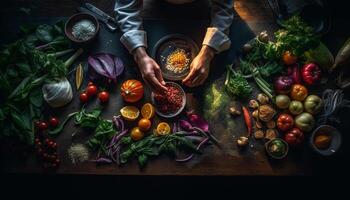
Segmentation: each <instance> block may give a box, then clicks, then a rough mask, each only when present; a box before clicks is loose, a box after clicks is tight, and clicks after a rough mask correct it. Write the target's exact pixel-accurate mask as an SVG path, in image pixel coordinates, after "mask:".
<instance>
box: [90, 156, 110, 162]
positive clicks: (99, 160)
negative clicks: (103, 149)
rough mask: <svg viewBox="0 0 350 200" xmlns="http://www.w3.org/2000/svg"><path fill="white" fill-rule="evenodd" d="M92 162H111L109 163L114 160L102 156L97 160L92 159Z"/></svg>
mask: <svg viewBox="0 0 350 200" xmlns="http://www.w3.org/2000/svg"><path fill="white" fill-rule="evenodd" d="M92 162H96V163H101V164H104V163H107V164H109V163H112V160H111V159H108V158H103V157H100V158H97V159H96V160H92Z"/></svg>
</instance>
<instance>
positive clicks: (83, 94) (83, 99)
mask: <svg viewBox="0 0 350 200" xmlns="http://www.w3.org/2000/svg"><path fill="white" fill-rule="evenodd" d="M79 98H80V101H81V102H83V103H86V102H87V101H88V100H89V96H88V95H87V93H86V92H83V93H81V94H80V97H79Z"/></svg>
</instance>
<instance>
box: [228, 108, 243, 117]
mask: <svg viewBox="0 0 350 200" xmlns="http://www.w3.org/2000/svg"><path fill="white" fill-rule="evenodd" d="M229 111H230V114H231V115H232V116H238V115H241V111H240V110H239V109H238V108H237V107H236V106H231V107H230V109H229Z"/></svg>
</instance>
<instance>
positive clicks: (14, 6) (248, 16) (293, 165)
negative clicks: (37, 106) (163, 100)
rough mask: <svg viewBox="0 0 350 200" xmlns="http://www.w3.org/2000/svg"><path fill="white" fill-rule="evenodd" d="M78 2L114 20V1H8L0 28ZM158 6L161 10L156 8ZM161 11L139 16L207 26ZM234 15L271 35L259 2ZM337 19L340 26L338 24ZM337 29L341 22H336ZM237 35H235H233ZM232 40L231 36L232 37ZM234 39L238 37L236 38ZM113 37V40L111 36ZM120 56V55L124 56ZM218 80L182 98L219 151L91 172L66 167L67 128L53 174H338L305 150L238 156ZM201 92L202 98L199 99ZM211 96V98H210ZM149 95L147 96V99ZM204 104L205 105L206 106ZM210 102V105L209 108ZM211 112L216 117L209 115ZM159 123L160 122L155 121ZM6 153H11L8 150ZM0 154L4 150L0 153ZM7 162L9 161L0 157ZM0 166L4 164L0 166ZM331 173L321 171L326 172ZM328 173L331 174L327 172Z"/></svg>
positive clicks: (239, 124) (24, 166) (14, 165)
mask: <svg viewBox="0 0 350 200" xmlns="http://www.w3.org/2000/svg"><path fill="white" fill-rule="evenodd" d="M83 2H91V3H93V4H95V5H96V6H98V7H100V8H101V9H103V10H105V11H106V12H108V13H110V14H111V15H113V7H114V0H99V1H91V0H89V1H83V0H79V1H78V0H45V1H39V0H12V1H9V2H8V3H7V4H6V6H3V7H2V8H0V16H2V18H1V23H2V24H7V25H8V24H9V23H11V20H9V21H8V20H6V19H5V18H4V16H13V15H14V13H18V15H23V13H22V14H21V12H20V11H19V10H20V8H31V17H39V18H40V17H53V18H55V17H62V16H70V15H71V14H73V13H75V9H76V7H77V6H79V5H80V4H81V3H83ZM159 5H161V6H159ZM162 6H164V5H163V4H162V3H161V2H159V1H156V0H155V1H152V0H150V1H146V0H145V3H144V11H143V16H144V18H145V19H146V20H147V19H162V20H168V19H169V20H173V19H174V18H176V19H177V20H185V19H192V20H207V19H208V13H207V12H205V11H204V9H203V11H202V10H196V12H191V11H189V10H187V11H186V8H185V12H182V13H181V14H180V15H179V14H178V13H176V12H164V11H163V9H162ZM234 9H235V11H236V19H239V20H241V21H243V22H244V23H245V24H246V25H247V26H248V27H249V29H250V30H251V32H252V33H253V34H256V33H258V32H260V31H262V30H268V31H269V32H270V33H271V32H272V31H273V30H275V29H276V28H277V26H276V24H275V22H274V19H273V16H272V14H271V11H270V9H269V7H268V5H267V3H266V1H264V0H248V1H247V0H236V1H235V4H234ZM341 19H342V18H341V17H340V21H341ZM340 23H342V21H341V22H340ZM339 29H340V28H339V27H335V30H336V31H333V32H332V33H331V34H332V35H333V37H334V35H335V36H336V38H337V39H336V41H337V42H336V44H333V46H334V49H337V48H339V45H340V44H341V42H343V41H344V36H346V33H344V32H342V31H339ZM237 32H239V30H237ZM234 34H235V33H234ZM237 34H238V33H237ZM332 35H331V36H326V38H325V40H326V41H331V38H332ZM116 37H117V35H116ZM124 51H125V50H124ZM122 55H124V56H125V57H124V59H128V62H127V63H128V65H129V66H127V67H130V68H131V67H133V66H132V65H134V63H133V62H132V59H131V57H130V56H129V55H127V54H126V53H125V52H124V53H123V54H122ZM127 77H135V78H140V77H139V75H138V74H137V71H135V70H131V72H130V73H128V74H127V75H126V76H125V77H124V78H127ZM120 84H121V82H119V83H118V86H117V87H116V89H115V90H114V91H113V95H112V98H111V101H110V103H109V105H108V106H107V108H106V110H109V111H108V112H107V113H104V115H103V116H104V117H106V118H110V117H111V116H113V115H114V114H117V112H118V110H119V109H120V108H121V107H122V106H123V105H122V103H114V102H122V101H121V97H120V96H119V95H118V94H119V89H117V88H119V86H120ZM222 84H223V75H217V76H212V77H211V78H210V81H208V83H207V84H206V85H205V86H204V87H201V88H199V89H198V91H193V90H190V91H189V92H188V93H187V98H188V105H187V109H195V110H197V111H198V112H200V113H202V114H204V115H205V116H206V118H207V119H208V120H209V121H210V124H211V129H212V130H213V133H214V135H216V136H217V137H218V138H219V139H220V140H221V141H222V144H223V145H222V147H221V148H218V147H216V146H210V147H208V148H206V149H205V150H204V152H203V154H202V155H201V156H198V157H196V159H194V160H193V161H191V162H189V163H185V164H183V163H176V162H175V161H173V160H170V159H168V158H166V157H161V158H159V159H154V160H152V161H151V162H150V163H149V164H148V166H147V167H146V168H145V169H143V170H140V169H139V167H138V165H137V162H136V161H132V162H131V163H128V164H126V165H124V166H122V167H118V166H116V165H103V166H96V164H94V163H89V162H86V163H81V164H77V165H73V164H71V162H70V160H69V159H68V158H67V153H66V151H67V148H68V147H69V146H70V145H71V144H72V143H74V142H79V139H78V140H76V139H74V138H73V139H72V137H71V133H72V129H74V125H73V123H69V124H68V126H67V127H66V129H65V131H64V133H62V134H61V135H60V136H59V137H58V138H57V142H58V144H59V155H60V157H61V158H62V164H61V166H60V168H59V169H58V170H57V173H59V174H118V175H309V174H318V173H328V174H331V173H338V172H336V171H335V170H334V169H333V168H334V167H333V168H331V167H332V166H333V163H334V162H335V161H336V160H338V161H337V162H338V164H339V163H340V162H341V161H342V157H336V159H335V158H331V159H325V158H320V157H317V156H315V155H314V154H312V152H311V150H310V149H309V148H307V147H305V148H303V149H302V150H298V151H296V152H294V153H292V154H291V155H290V156H289V157H288V158H287V159H285V160H283V161H278V162H276V161H272V160H269V159H268V158H267V156H266V154H265V152H264V148H263V144H262V143H259V142H255V143H254V144H253V146H251V147H249V149H248V150H247V151H244V152H240V151H238V149H237V147H236V145H235V144H234V138H236V137H238V136H240V135H242V134H244V129H245V128H244V122H243V119H242V118H241V117H239V118H237V119H231V118H230V116H229V115H228V114H227V112H226V110H227V107H228V106H229V103H230V100H227V98H228V97H226V95H224V94H223V95H222V96H220V95H219V96H218V94H220V93H216V91H220V90H221V89H222ZM202 92H203V93H202ZM201 94H202V95H201ZM210 95H211V96H210ZM148 96H149V94H148V95H146V99H147V98H148ZM208 98H209V100H208ZM210 98H212V99H211V100H212V102H210ZM219 100H223V101H226V102H228V103H224V104H220V105H219V106H218V107H217V108H215V107H213V105H214V104H215V101H219ZM79 105H80V104H79V101H78V99H77V98H75V99H74V101H73V102H72V103H71V104H70V105H69V106H68V108H65V109H58V110H55V111H54V112H57V113H60V114H59V116H61V117H62V118H63V116H65V115H66V114H68V113H70V112H72V111H75V110H77V109H79ZM213 111H215V112H213ZM157 120H159V119H157ZM7 151H8V152H7V153H9V152H11V149H9V150H7ZM2 152H4V149H3V148H2ZM2 156H3V157H5V158H6V159H8V156H5V155H2ZM2 163H4V162H2ZM1 167H2V171H5V172H13V173H18V172H19V173H41V172H42V171H43V170H42V168H41V166H40V165H38V163H37V161H36V160H35V158H34V156H33V155H32V154H31V153H28V154H25V155H22V157H19V158H17V157H16V158H13V159H10V161H8V162H7V163H6V164H2V166H1ZM326 167H327V168H328V169H332V170H325V168H326ZM329 167H330V168H329Z"/></svg>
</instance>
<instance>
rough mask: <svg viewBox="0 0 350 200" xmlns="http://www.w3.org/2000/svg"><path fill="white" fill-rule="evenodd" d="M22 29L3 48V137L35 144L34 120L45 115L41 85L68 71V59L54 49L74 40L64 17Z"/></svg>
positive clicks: (0, 64)
mask: <svg viewBox="0 0 350 200" xmlns="http://www.w3.org/2000/svg"><path fill="white" fill-rule="evenodd" d="M21 31H22V32H23V35H24V36H23V37H22V38H20V39H18V40H17V41H15V42H13V43H11V44H8V45H5V46H4V48H3V49H2V50H1V51H0V82H1V84H0V110H1V115H2V116H1V119H0V129H1V130H3V131H2V132H1V133H0V138H2V137H13V138H18V139H19V140H20V141H23V142H25V143H27V144H33V142H34V128H33V121H34V120H37V119H40V118H41V117H42V114H41V113H42V110H43V107H44V106H43V105H44V103H43V97H42V90H41V87H42V85H43V84H44V83H45V82H50V81H54V80H55V79H59V78H62V77H64V76H66V75H67V65H66V63H64V62H63V61H62V60H59V59H57V57H56V56H54V52H56V51H62V50H63V48H67V47H68V46H69V45H70V43H69V42H68V40H67V39H65V37H64V33H63V23H62V21H60V22H58V23H57V24H55V25H53V26H51V25H40V26H38V27H34V28H33V27H31V26H26V27H24V26H22V27H21ZM38 47H39V48H38ZM71 61H72V60H70V62H69V63H71Z"/></svg>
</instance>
